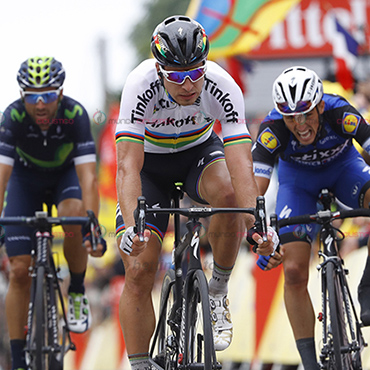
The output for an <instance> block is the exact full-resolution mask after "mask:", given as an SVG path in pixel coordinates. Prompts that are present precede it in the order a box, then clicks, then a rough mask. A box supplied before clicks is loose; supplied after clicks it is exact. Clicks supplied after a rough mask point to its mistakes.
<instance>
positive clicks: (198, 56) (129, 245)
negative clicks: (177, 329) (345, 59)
mask: <svg viewBox="0 0 370 370" xmlns="http://www.w3.org/2000/svg"><path fill="white" fill-rule="evenodd" d="M151 49H152V53H153V55H154V57H155V59H150V60H146V61H144V62H143V63H141V64H140V65H139V66H138V67H137V68H136V69H134V70H133V71H132V72H131V74H130V75H129V76H128V78H127V81H126V85H125V87H124V89H123V93H122V98H121V109H120V115H119V121H118V124H117V128H116V142H117V166H118V172H117V193H118V201H119V202H118V207H117V237H118V245H119V246H120V254H121V257H122V260H123V263H124V266H125V272H126V279H125V286H124V290H123V293H122V297H121V305H120V320H121V326H122V330H123V334H124V337H125V342H126V346H127V352H128V356H129V360H130V363H131V366H132V368H133V369H134V370H137V369H144V368H148V366H149V365H148V350H149V341H150V338H151V335H152V334H153V330H154V325H155V317H154V312H153V306H152V301H151V290H152V287H153V284H154V279H155V274H156V271H157V266H158V258H159V254H160V250H161V243H162V240H163V237H164V234H165V232H166V229H167V225H168V216H165V215H154V216H153V215H152V216H148V218H147V228H148V229H147V230H146V235H145V236H146V241H145V242H143V243H140V242H139V240H138V237H137V236H136V234H135V229H134V219H133V211H134V209H135V208H136V205H137V197H138V196H140V195H144V196H145V197H146V200H147V203H148V206H149V207H155V206H159V207H169V205H170V195H171V192H172V190H173V189H174V183H175V182H182V183H183V184H184V190H185V191H186V193H187V194H188V195H189V196H190V198H192V199H193V200H195V201H197V202H200V203H208V204H210V205H211V206H212V207H236V206H239V207H254V206H255V204H256V196H257V186H256V182H255V179H254V175H253V171H252V158H251V137H250V134H249V132H248V130H247V126H246V122H245V116H244V114H245V112H244V99H243V95H242V92H241V90H240V88H239V87H238V86H237V84H236V83H235V82H234V80H233V79H232V78H231V77H230V75H229V74H228V73H227V72H226V71H225V70H223V69H222V68H221V67H220V66H218V65H217V64H215V63H213V62H210V61H206V58H207V55H208V50H209V41H208V38H207V36H206V34H205V32H204V29H203V28H202V26H201V25H200V24H199V23H197V22H195V21H193V20H192V19H190V18H188V17H184V16H173V17H169V18H167V19H166V20H164V21H163V22H162V23H161V24H160V25H158V27H157V28H156V29H155V31H154V34H153V37H152V42H151ZM216 121H219V122H220V123H221V127H222V136H223V142H222V141H221V140H220V139H219V137H218V136H217V135H216V134H215V133H214V131H213V125H214V123H215V122H216ZM253 223H254V217H253V216H251V215H243V216H241V215H236V214H223V215H221V214H220V215H216V216H213V217H212V219H211V223H210V227H209V230H208V238H209V241H210V244H211V246H212V250H213V257H214V269H213V274H212V278H211V279H210V282H209V291H210V302H211V309H212V321H213V329H214V339H215V348H216V349H217V350H223V349H225V348H227V347H228V346H229V344H230V342H231V339H232V322H231V317H230V312H229V308H228V300H227V292H228V281H229V277H230V274H231V271H232V269H233V266H234V263H235V260H236V257H237V253H238V250H239V246H240V244H241V241H242V237H243V235H245V230H246V228H247V229H250V228H252V226H253ZM253 238H254V239H255V240H256V241H258V243H259V244H260V248H259V250H260V253H264V254H270V253H271V252H272V251H273V243H272V241H271V237H269V241H268V242H265V243H262V239H261V237H260V236H259V235H258V234H257V233H255V234H254V235H253ZM261 243H262V244H261ZM275 258H276V259H277V260H279V259H280V258H281V257H280V255H278V254H276V256H275Z"/></svg>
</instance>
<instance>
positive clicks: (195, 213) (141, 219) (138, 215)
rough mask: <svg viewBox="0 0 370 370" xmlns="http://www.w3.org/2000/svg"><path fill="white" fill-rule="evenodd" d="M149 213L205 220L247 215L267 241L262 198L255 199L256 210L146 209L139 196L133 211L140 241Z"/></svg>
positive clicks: (142, 237)
mask: <svg viewBox="0 0 370 370" xmlns="http://www.w3.org/2000/svg"><path fill="white" fill-rule="evenodd" d="M149 213H157V214H159V213H165V214H179V215H182V216H186V217H188V218H205V217H209V216H212V215H214V214H217V213H249V214H251V215H254V217H255V218H256V225H259V228H260V229H261V230H260V231H261V232H262V238H263V240H264V241H267V226H266V225H267V222H266V211H265V199H264V197H262V196H261V197H258V198H257V203H256V208H252V207H250V208H211V207H190V208H148V207H147V204H146V199H145V197H143V196H140V197H138V199H137V208H136V209H135V211H134V218H135V232H136V234H137V235H138V237H139V240H140V241H144V230H145V225H146V222H145V218H146V215H147V214H149Z"/></svg>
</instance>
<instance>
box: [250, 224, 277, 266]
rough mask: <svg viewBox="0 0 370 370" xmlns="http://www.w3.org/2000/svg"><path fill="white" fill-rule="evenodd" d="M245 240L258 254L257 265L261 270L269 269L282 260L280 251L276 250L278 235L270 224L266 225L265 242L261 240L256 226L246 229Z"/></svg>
mask: <svg viewBox="0 0 370 370" xmlns="http://www.w3.org/2000/svg"><path fill="white" fill-rule="evenodd" d="M247 241H248V242H249V244H251V245H253V246H254V247H253V251H254V252H255V253H257V254H259V255H260V257H259V258H258V260H257V265H258V266H259V267H260V268H262V269H263V270H270V269H272V268H274V267H277V266H278V265H280V263H281V262H282V253H279V252H277V251H276V248H277V247H278V246H279V243H280V241H279V237H278V235H277V234H276V231H275V230H274V229H273V228H272V227H271V226H268V227H267V241H266V242H264V241H263V239H262V237H261V235H260V234H259V233H258V231H257V229H256V228H252V229H250V230H249V231H248V235H247Z"/></svg>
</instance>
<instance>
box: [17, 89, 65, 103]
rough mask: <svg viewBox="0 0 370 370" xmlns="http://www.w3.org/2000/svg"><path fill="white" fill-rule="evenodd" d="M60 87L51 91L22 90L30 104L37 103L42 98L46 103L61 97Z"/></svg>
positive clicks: (25, 99) (24, 97)
mask: <svg viewBox="0 0 370 370" xmlns="http://www.w3.org/2000/svg"><path fill="white" fill-rule="evenodd" d="M59 95H60V89H58V90H51V91H43V92H37V91H22V96H23V99H24V101H25V102H26V103H28V104H37V103H38V102H39V101H40V100H41V101H42V102H43V103H44V104H49V103H52V102H54V101H55V100H57V99H58V98H59Z"/></svg>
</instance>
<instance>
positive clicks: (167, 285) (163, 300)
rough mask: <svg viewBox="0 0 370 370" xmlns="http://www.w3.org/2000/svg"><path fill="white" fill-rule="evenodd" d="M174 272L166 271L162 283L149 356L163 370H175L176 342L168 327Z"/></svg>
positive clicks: (170, 314) (173, 298) (173, 293)
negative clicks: (157, 316)
mask: <svg viewBox="0 0 370 370" xmlns="http://www.w3.org/2000/svg"><path fill="white" fill-rule="evenodd" d="M174 285H175V271H174V270H172V269H171V270H168V271H166V274H165V276H164V278H163V281H162V287H161V294H160V304H159V320H158V323H157V328H156V334H155V336H154V339H153V343H152V347H151V351H150V356H151V358H152V359H153V361H154V362H155V363H156V364H158V365H160V366H161V367H162V368H163V369H167V370H169V369H176V368H177V360H178V342H177V338H175V333H174V332H173V331H172V329H171V326H170V325H169V320H173V319H172V318H171V317H172V308H173V303H174V300H175V286H174ZM173 314H175V313H173Z"/></svg>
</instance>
